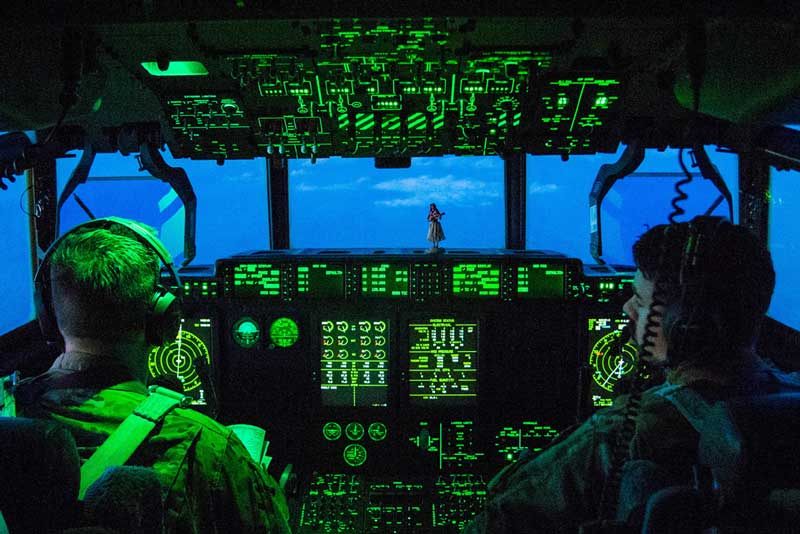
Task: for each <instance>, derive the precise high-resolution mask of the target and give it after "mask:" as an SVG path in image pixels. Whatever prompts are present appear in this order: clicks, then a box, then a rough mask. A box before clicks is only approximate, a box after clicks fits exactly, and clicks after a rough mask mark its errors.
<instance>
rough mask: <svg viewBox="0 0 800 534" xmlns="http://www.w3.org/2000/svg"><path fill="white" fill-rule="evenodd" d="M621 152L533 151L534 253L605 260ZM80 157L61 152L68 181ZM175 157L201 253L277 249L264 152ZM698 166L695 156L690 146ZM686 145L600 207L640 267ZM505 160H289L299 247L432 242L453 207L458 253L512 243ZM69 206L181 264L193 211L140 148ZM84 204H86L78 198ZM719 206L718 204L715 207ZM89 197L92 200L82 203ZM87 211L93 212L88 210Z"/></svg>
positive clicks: (728, 164) (693, 206) (624, 182)
mask: <svg viewBox="0 0 800 534" xmlns="http://www.w3.org/2000/svg"><path fill="white" fill-rule="evenodd" d="M714 148H715V147H708V152H709V155H710V158H711V160H712V162H713V163H714V164H715V165H716V166H717V168H718V169H719V171H720V173H721V175H722V177H723V179H724V181H725V182H726V184H727V185H728V188H729V189H730V191H731V193H732V195H733V202H734V212H736V206H737V203H738V191H737V186H736V183H737V179H738V172H737V171H738V169H737V162H738V158H737V156H736V155H735V154H729V153H724V152H717V151H715V150H714ZM621 153H622V147H621V148H620V150H619V151H618V152H617V153H616V154H596V155H592V156H575V157H571V158H570V159H569V160H568V161H566V162H565V161H562V160H561V158H559V157H557V156H527V161H526V167H527V199H526V202H527V231H526V245H527V248H529V249H538V250H552V251H556V252H561V253H563V254H566V255H568V256H572V257H577V258H580V259H581V260H582V261H584V262H585V263H595V260H594V259H593V258H592V257H591V254H590V251H589V229H590V219H589V207H588V205H589V191H590V190H591V187H592V184H593V182H594V180H595V177H596V176H597V172H598V170H599V169H600V166H601V165H603V164H607V163H613V162H615V161H617V160H618V159H619V157H620V155H621ZM75 155H76V158H75V159H62V160H59V165H58V175H59V187H60V188H63V187H64V184H65V183H66V181H67V179H68V177H69V173H70V172H72V169H73V168H74V167H75V165H76V163H77V157H78V156H79V155H80V154H79V153H76V154H75ZM164 157H165V160H166V161H167V163H168V164H170V165H173V166H180V167H183V168H184V169H185V170H186V172H187V174H188V176H189V179H190V181H191V182H192V185H193V187H194V190H195V193H196V195H197V199H198V200H197V205H198V208H197V209H198V217H197V257H196V258H195V260H194V264H211V263H213V262H214V261H215V260H216V259H218V258H220V257H225V256H228V255H231V254H234V253H237V252H243V251H249V250H263V249H266V248H268V246H269V245H268V243H269V239H268V236H269V228H268V202H267V192H266V182H265V180H266V179H265V176H266V168H265V166H266V162H265V160H264V159H255V160H231V161H227V162H225V164H224V165H222V166H219V165H217V164H216V163H215V162H213V161H193V160H188V159H180V160H176V159H174V158H172V157H171V156H170V155H169V153H168V152H165V153H164ZM684 158H685V161H686V162H687V164H688V163H689V156H688V155H687V154H684ZM682 178H683V174H682V173H681V171H680V167H679V165H678V151H677V150H667V151H663V152H660V151H658V150H647V151H646V156H645V160H644V162H643V163H642V164H641V165H640V167H639V168H638V169H637V170H636V172H635V173H634V174H632V175H630V176H627V177H625V178H624V179H621V180H619V181H618V182H617V183H616V184H615V186H614V187H613V188H612V189H611V191H610V192H609V194H608V195H607V196H606V198H605V201H604V203H603V206H602V211H601V217H602V221H603V241H604V255H603V258H604V260H605V261H606V262H608V263H613V264H624V265H630V264H631V263H632V260H631V253H630V250H631V245H632V244H633V242H634V241H635V240H636V238H638V236H639V235H640V234H641V233H642V232H644V231H645V230H646V229H647V228H648V227H649V226H652V225H654V224H661V223H666V222H667V216H668V214H669V212H670V211H671V210H672V208H671V205H670V201H671V200H672V198H673V197H674V195H675V193H674V184H675V182H676V181H677V180H679V179H682ZM503 180H504V178H503V161H502V159H501V158H500V157H497V156H494V157H455V156H450V157H436V158H433V157H432V158H414V159H413V160H412V163H411V167H410V168H407V169H377V168H375V165H374V160H372V159H363V158H361V159H356V158H353V159H351V158H328V159H319V160H318V161H316V163H314V164H312V163H311V162H310V161H309V160H290V161H289V209H290V245H291V247H292V248H358V247H369V248H383V247H387V248H389V247H390V248H414V249H425V248H427V247H429V246H431V243H430V242H429V241H428V240H427V234H428V226H429V222H428V220H427V216H428V212H429V209H430V204H431V203H435V204H436V206H437V208H438V210H439V211H440V212H441V213H444V216H443V217H442V218H441V225H442V229H443V232H444V235H445V239H444V241H442V243H441V246H442V247H444V248H446V249H447V248H449V249H456V250H458V249H465V248H502V247H503V246H504V243H505V219H504V209H505V203H504V195H505V194H504V181H503ZM685 189H686V192H687V193H688V195H689V199H688V200H687V201H686V202H684V203H683V204H682V206H683V207H684V208H685V209H686V214H685V215H684V216H683V217H682V218H679V220H688V218H691V217H692V216H694V215H698V214H702V213H705V212H707V211H708V209H709V208H713V209H712V211H711V213H713V214H719V215H727V214H728V205H727V203H726V202H718V200H719V196H720V193H719V191H718V190H717V189H716V188H715V187H714V186H713V185H712V184H711V183H710V182H709V181H708V180H704V179H702V178H701V177H700V176H699V175H697V174H696V175H695V179H694V180H693V182H692V183H691V184H689V185H688V186H686V188H685ZM76 195H77V198H76V197H75V195H73V197H72V198H70V199H69V200H68V201H67V202H66V203H65V205H64V208H63V211H62V217H61V220H62V223H61V231H62V232H64V231H67V230H69V228H71V227H73V226H74V225H76V224H79V223H80V222H83V221H86V220H88V218H89V214H88V213H91V214H92V215H93V216H95V217H102V216H108V215H118V216H122V217H130V218H134V219H137V220H140V221H142V222H145V223H147V224H149V225H150V226H153V227H154V228H156V229H157V230H158V231H159V237H160V238H161V239H162V240H163V241H164V242H165V244H166V245H167V247H168V249H169V250H170V252H171V253H172V254H173V255H174V256H175V258H176V259H177V260H179V259H180V258H181V257H182V251H183V228H184V209H183V206H182V204H181V202H180V199H179V198H178V197H177V195H176V193H175V192H174V191H172V189H171V188H170V187H169V186H168V185H167V184H166V183H164V182H161V181H159V180H156V179H154V178H152V177H151V176H150V175H149V174H148V173H147V172H146V171H140V170H139V164H138V162H137V160H136V158H135V157H134V156H128V157H125V156H121V155H119V154H100V155H98V156H97V157H96V159H95V162H94V165H93V166H92V169H91V172H90V175H89V180H88V181H87V183H86V184H83V185H81V186H79V187H78V188H77V190H76ZM78 200H80V202H78ZM715 203H716V204H715ZM81 204H83V206H81ZM87 210H88V212H87Z"/></svg>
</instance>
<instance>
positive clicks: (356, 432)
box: [344, 422, 364, 441]
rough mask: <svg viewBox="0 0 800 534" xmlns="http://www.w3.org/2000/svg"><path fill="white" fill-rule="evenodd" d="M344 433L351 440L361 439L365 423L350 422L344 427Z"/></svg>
mask: <svg viewBox="0 0 800 534" xmlns="http://www.w3.org/2000/svg"><path fill="white" fill-rule="evenodd" d="M344 434H345V436H347V439H349V440H350V441H361V438H363V437H364V425H362V424H361V423H355V422H353V423H348V425H347V426H346V427H345V429H344Z"/></svg>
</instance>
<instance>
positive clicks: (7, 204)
mask: <svg viewBox="0 0 800 534" xmlns="http://www.w3.org/2000/svg"><path fill="white" fill-rule="evenodd" d="M16 178H17V181H16V182H14V183H9V182H7V181H6V185H8V189H7V190H5V191H0V231H2V234H3V238H2V242H3V261H0V279H1V280H2V281H3V282H2V284H0V299H2V302H3V313H1V314H0V335H2V334H5V333H6V332H9V331H11V330H13V329H14V328H17V327H18V326H22V325H23V324H25V323H27V322H28V321H30V320H31V319H33V318H34V309H33V273H32V264H31V261H32V256H31V238H30V229H29V225H28V213H27V212H28V209H29V208H28V190H27V188H26V185H25V177H24V176H17V177H16Z"/></svg>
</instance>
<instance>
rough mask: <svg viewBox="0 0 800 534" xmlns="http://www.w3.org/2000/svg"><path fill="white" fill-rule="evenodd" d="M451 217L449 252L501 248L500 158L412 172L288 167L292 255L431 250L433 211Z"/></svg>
mask: <svg viewBox="0 0 800 534" xmlns="http://www.w3.org/2000/svg"><path fill="white" fill-rule="evenodd" d="M431 203H435V204H436V206H437V208H438V209H439V211H441V212H444V213H445V216H444V217H443V218H442V226H443V229H444V234H445V241H443V242H442V244H441V246H442V247H444V248H464V247H480V248H491V247H502V246H503V245H504V242H505V223H504V219H503V210H504V201H503V162H502V160H501V159H500V158H499V157H466V156H465V157H453V156H451V157H441V158H414V159H413V160H412V163H411V167H410V168H408V169H376V168H375V167H374V161H373V160H372V159H350V158H329V159H321V160H318V161H317V162H316V163H315V164H313V165H312V164H311V162H310V161H308V160H291V161H290V162H289V217H290V221H289V227H290V229H291V235H290V240H291V246H292V248H306V247H313V248H330V247H415V248H427V247H429V246H430V245H431V244H430V243H428V242H427V240H426V239H427V232H428V221H427V216H428V210H429V205H430V204H431Z"/></svg>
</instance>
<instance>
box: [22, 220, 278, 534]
mask: <svg viewBox="0 0 800 534" xmlns="http://www.w3.org/2000/svg"><path fill="white" fill-rule="evenodd" d="M137 224H138V223H137ZM143 226H144V225H139V227H140V228H141V227H143ZM134 233H135V232H133V231H132V230H130V229H129V228H128V227H126V226H125V225H124V224H111V225H109V226H108V227H105V228H101V227H86V226H83V227H78V228H76V229H73V231H71V232H70V233H68V234H66V235H65V236H64V237H63V238H62V239H61V240H60V241H59V242H58V243H56V245H55V249H54V250H53V251H50V252H49V254H48V256H47V257H48V261H49V264H50V273H49V274H50V281H51V283H50V287H51V291H50V293H51V295H50V296H49V298H50V299H52V308H53V311H54V312H55V319H56V322H57V327H58V330H59V331H60V333H61V336H62V337H63V341H64V352H63V353H62V354H61V355H60V356H59V357H58V358H57V359H56V360H55V362H54V363H53V365H52V367H51V368H50V369H49V370H48V371H47V372H45V373H44V374H42V375H39V376H37V377H33V378H29V379H26V380H24V381H21V382H20V384H19V386H18V388H17V390H16V396H17V402H18V405H17V408H18V415H21V416H25V417H34V418H45V419H51V420H55V421H58V422H60V423H62V424H63V425H65V426H66V427H67V428H68V429H69V430H70V431H71V432H72V434H73V436H74V437H75V441H76V443H77V445H78V449H79V451H80V453H81V456H82V461H85V460H86V459H87V458H88V457H90V456H91V455H92V453H93V452H94V451H95V450H96V449H97V448H98V447H99V446H100V445H101V444H102V443H103V442H104V441H105V440H106V438H108V436H109V435H111V434H112V433H113V432H114V431H115V430H116V428H117V427H118V426H119V425H120V424H121V423H122V421H123V420H125V418H126V417H128V415H129V414H131V412H132V411H133V410H134V409H135V408H137V406H139V405H140V404H141V403H142V401H143V399H145V397H146V394H147V388H146V387H145V381H146V379H147V376H148V371H147V355H148V353H149V350H150V349H151V348H152V347H151V346H150V345H149V344H148V342H147V340H146V335H145V328H146V321H147V317H146V315H147V313H148V310H149V307H150V304H151V301H152V299H153V295H154V288H155V287H156V283H157V280H158V277H159V271H160V261H159V258H158V257H157V254H156V253H155V251H154V250H151V248H150V247H149V246H147V245H146V244H145V242H143V241H142V240H141V239H139V238H136V236H135V235H134ZM45 275H47V273H45ZM128 464H131V465H137V466H144V467H151V468H152V469H153V470H154V471H155V472H156V474H157V475H158V478H159V481H160V482H161V486H162V496H163V497H164V518H163V522H164V526H165V530H166V531H167V532H179V533H206V532H252V533H256V532H258V533H286V532H289V531H290V529H289V526H288V508H287V504H286V500H285V496H284V495H283V492H282V490H281V488H280V487H279V486H278V484H277V483H276V482H275V480H274V479H273V478H272V477H270V476H269V475H268V474H267V473H266V472H265V471H264V470H263V469H261V468H260V466H258V465H257V464H256V463H255V462H254V461H252V460H251V458H250V455H249V453H248V452H247V450H246V449H245V447H244V446H243V445H242V443H241V442H240V441H239V439H238V438H237V437H236V436H235V435H234V434H233V433H232V431H231V430H229V429H228V428H226V427H224V426H223V425H221V424H219V423H217V422H216V421H214V420H212V419H210V418H208V417H206V416H204V415H202V414H200V413H198V412H196V411H194V410H191V409H182V408H176V409H174V410H173V411H171V412H169V413H168V414H167V415H166V417H165V418H164V420H163V422H162V424H160V425H158V426H156V428H155V429H154V430H153V431H152V432H151V433H150V435H149V436H148V438H147V439H146V440H145V441H144V443H142V444H141V445H140V446H139V447H138V448H137V449H136V451H135V452H134V454H133V456H132V457H131V459H130V460H129V461H128Z"/></svg>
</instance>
